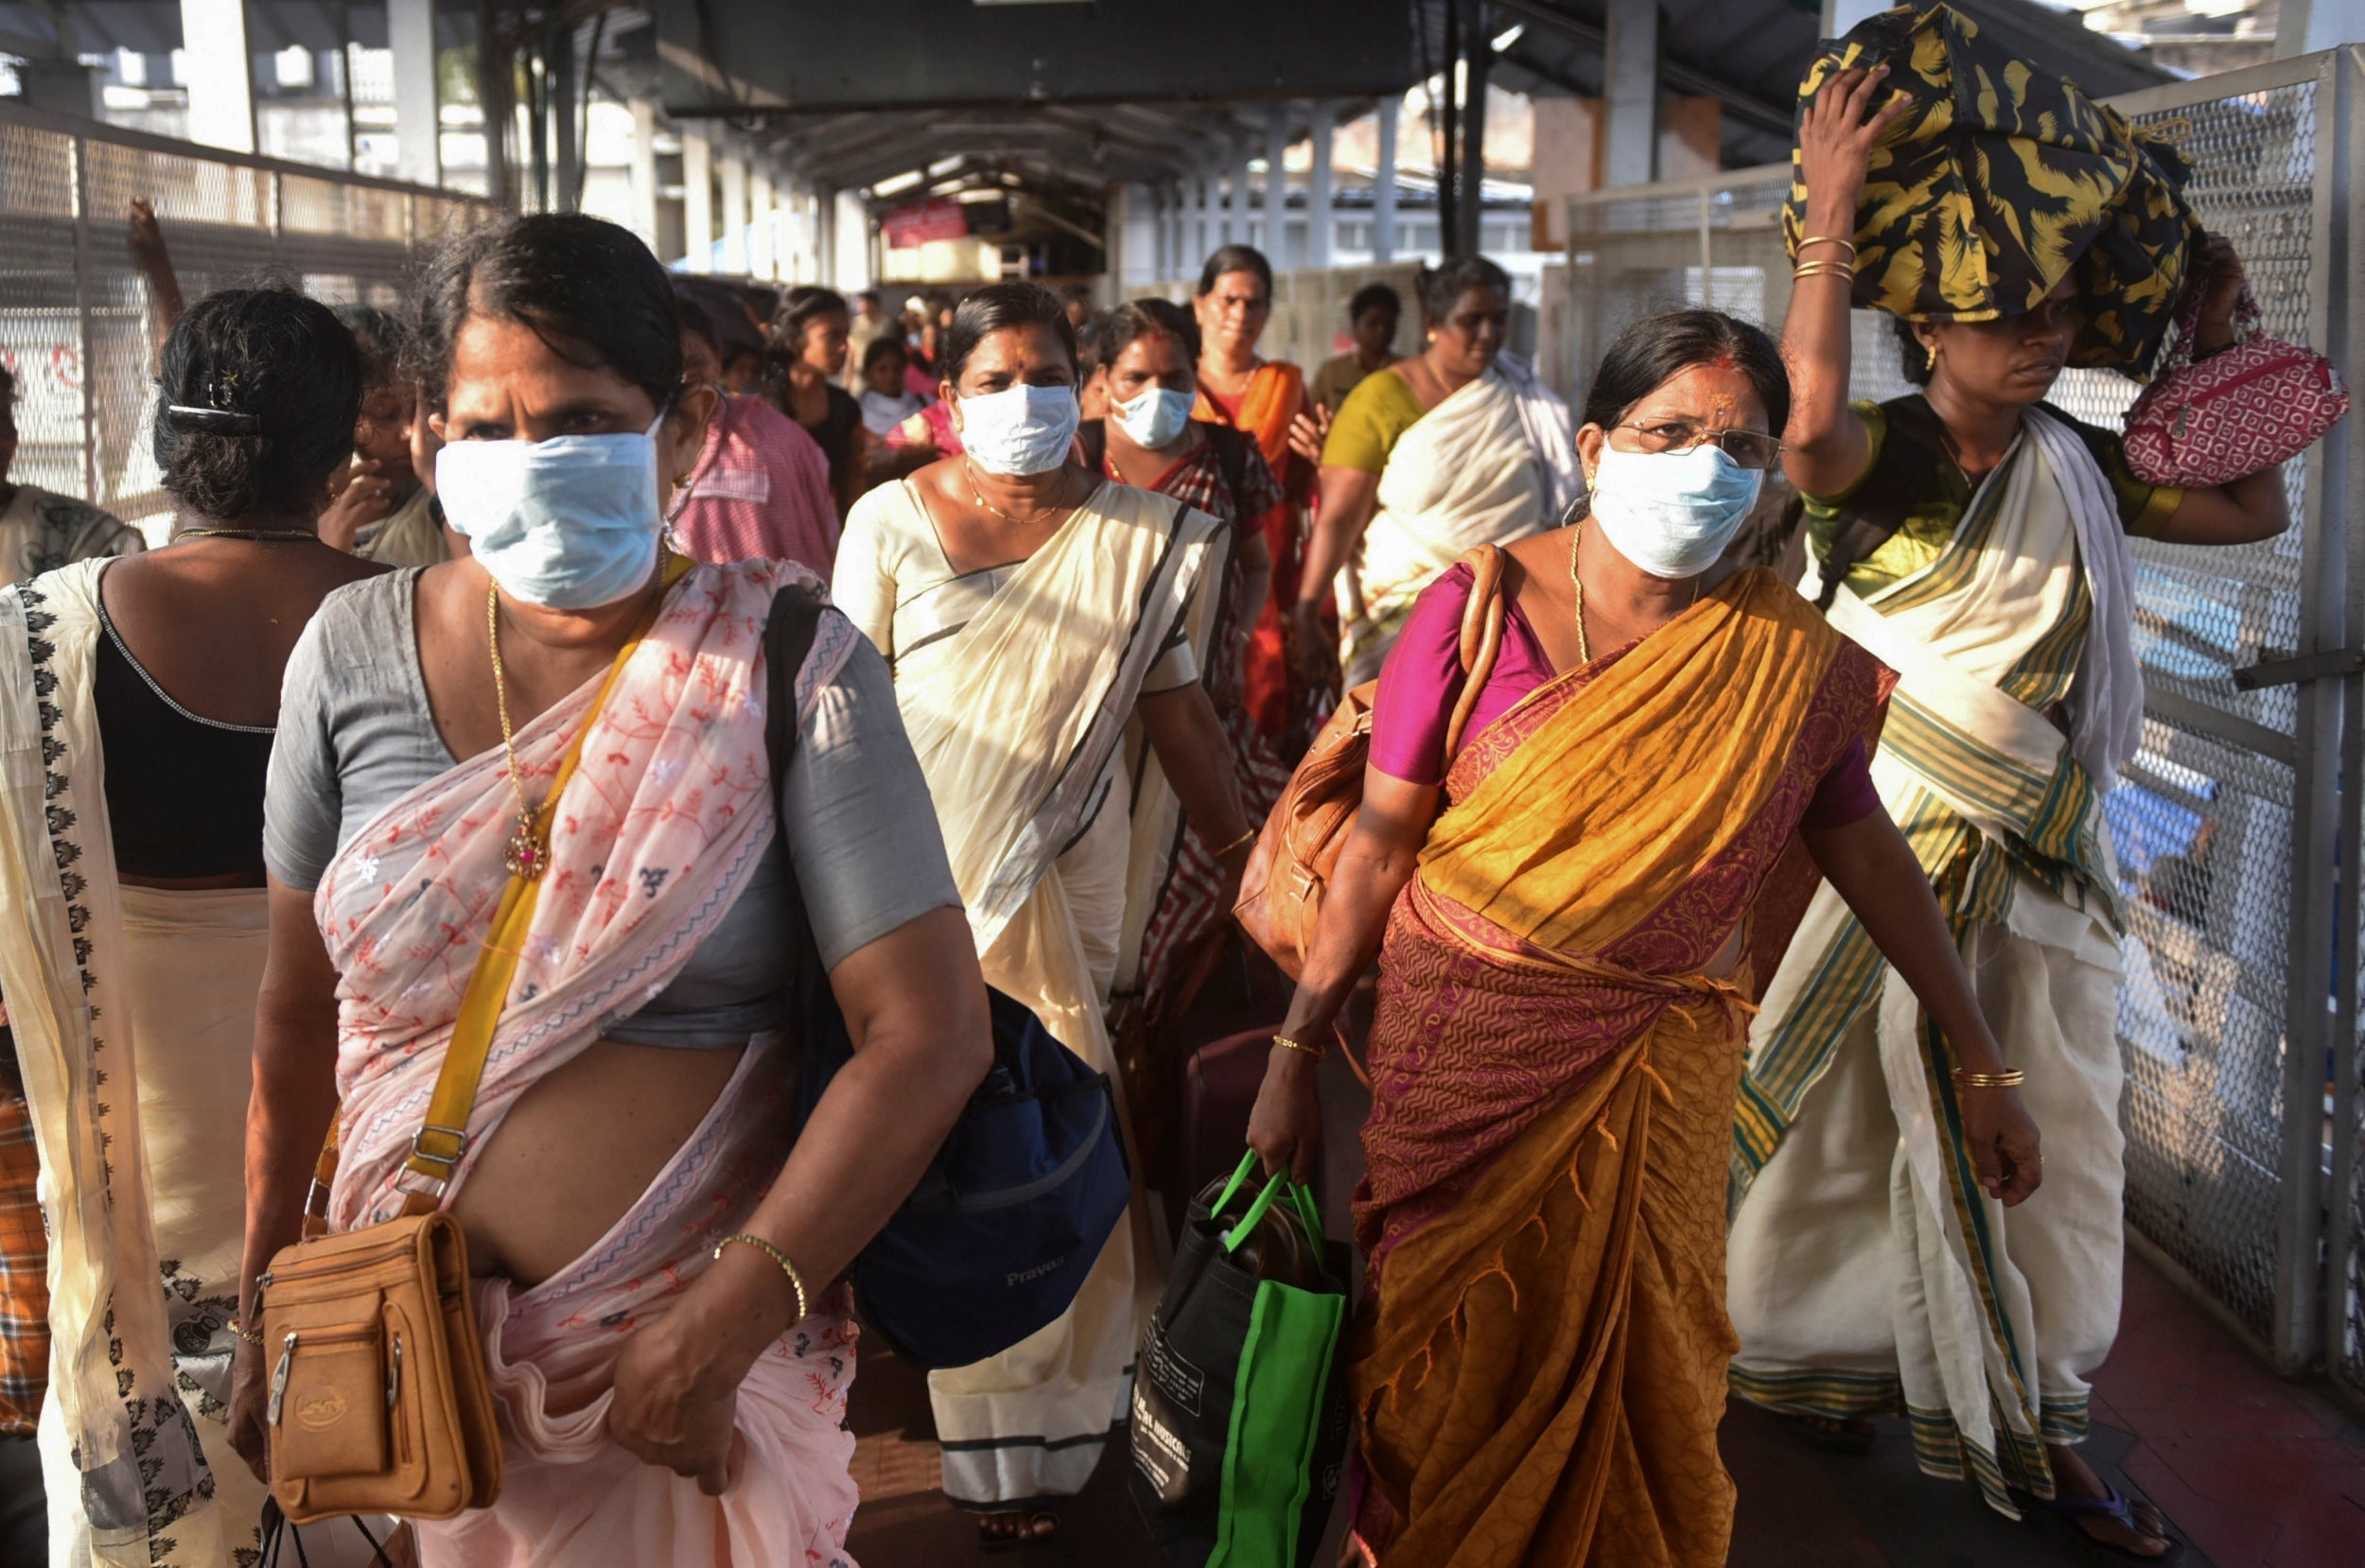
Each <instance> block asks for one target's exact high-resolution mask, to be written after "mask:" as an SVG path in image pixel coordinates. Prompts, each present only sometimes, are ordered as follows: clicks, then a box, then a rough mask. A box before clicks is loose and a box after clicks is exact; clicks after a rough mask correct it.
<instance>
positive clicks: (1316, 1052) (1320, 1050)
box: [1272, 1035, 1330, 1062]
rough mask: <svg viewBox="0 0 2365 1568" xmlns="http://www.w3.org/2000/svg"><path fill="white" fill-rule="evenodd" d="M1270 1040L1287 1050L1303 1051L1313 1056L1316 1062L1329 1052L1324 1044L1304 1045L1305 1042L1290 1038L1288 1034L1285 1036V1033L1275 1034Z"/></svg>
mask: <svg viewBox="0 0 2365 1568" xmlns="http://www.w3.org/2000/svg"><path fill="white" fill-rule="evenodd" d="M1272 1042H1273V1044H1275V1045H1278V1046H1280V1047H1282V1048H1284V1049H1285V1050H1289V1051H1302V1052H1304V1053H1305V1054H1307V1055H1309V1056H1311V1057H1313V1058H1314V1059H1315V1060H1316V1061H1318V1062H1319V1061H1321V1060H1322V1059H1323V1057H1324V1056H1327V1055H1329V1054H1330V1052H1329V1049H1328V1048H1327V1047H1324V1046H1320V1045H1306V1044H1305V1043H1303V1042H1301V1041H1298V1040H1293V1039H1291V1038H1290V1037H1288V1036H1287V1035H1275V1036H1274V1037H1272Z"/></svg>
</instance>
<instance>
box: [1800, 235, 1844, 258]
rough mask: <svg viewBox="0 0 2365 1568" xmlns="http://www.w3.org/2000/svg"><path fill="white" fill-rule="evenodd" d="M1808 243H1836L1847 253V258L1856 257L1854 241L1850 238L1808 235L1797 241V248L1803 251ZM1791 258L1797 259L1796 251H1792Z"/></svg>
mask: <svg viewBox="0 0 2365 1568" xmlns="http://www.w3.org/2000/svg"><path fill="white" fill-rule="evenodd" d="M1810 245H1836V246H1838V247H1839V248H1840V249H1842V250H1844V251H1846V252H1847V253H1848V260H1850V261H1853V260H1855V259H1856V242H1855V241H1854V240H1852V239H1842V238H1840V237H1839V236H1838V235H1808V236H1807V237H1806V238H1804V239H1802V240H1800V241H1799V242H1798V249H1799V250H1800V251H1803V250H1805V249H1806V248H1807V247H1808V246H1810ZM1792 259H1793V260H1796V259H1797V255H1796V252H1794V253H1792Z"/></svg>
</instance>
